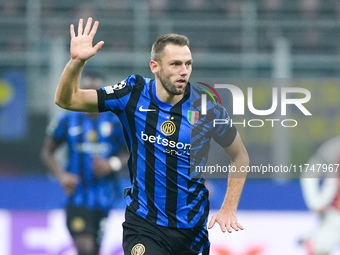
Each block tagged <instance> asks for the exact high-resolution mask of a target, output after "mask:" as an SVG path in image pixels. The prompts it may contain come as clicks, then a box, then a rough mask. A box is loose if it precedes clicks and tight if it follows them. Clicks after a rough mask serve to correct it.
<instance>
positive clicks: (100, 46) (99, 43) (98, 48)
mask: <svg viewBox="0 0 340 255" xmlns="http://www.w3.org/2000/svg"><path fill="white" fill-rule="evenodd" d="M103 45H104V41H100V42H98V43H97V44H96V45H95V46H93V48H94V49H95V50H96V51H98V50H100V49H101V48H102V47H103Z"/></svg>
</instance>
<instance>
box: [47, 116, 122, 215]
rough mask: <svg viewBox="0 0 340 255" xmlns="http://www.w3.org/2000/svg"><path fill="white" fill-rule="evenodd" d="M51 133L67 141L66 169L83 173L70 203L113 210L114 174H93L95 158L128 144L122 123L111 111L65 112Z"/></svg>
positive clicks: (107, 155) (56, 139) (116, 150)
mask: <svg viewBox="0 0 340 255" xmlns="http://www.w3.org/2000/svg"><path fill="white" fill-rule="evenodd" d="M47 134H48V135H49V136H51V137H52V138H53V139H54V140H55V141H57V142H58V143H59V142H60V143H65V144H66V145H67V159H66V160H65V169H66V171H68V172H70V173H73V174H76V175H77V176H79V179H80V182H79V184H78V186H77V188H76V191H75V193H74V195H73V196H72V197H70V198H69V201H68V202H69V203H71V204H73V205H75V206H86V207H87V208H89V209H102V210H109V209H111V208H112V207H113V204H114V200H115V197H116V195H117V194H116V190H117V183H116V181H115V178H114V174H112V175H108V176H105V177H101V178H97V177H95V176H94V175H93V159H94V157H96V156H99V157H101V158H104V159H108V158H109V157H111V156H115V155H117V154H118V153H119V152H120V151H121V150H122V149H125V148H124V147H123V146H125V147H126V145H125V141H124V138H123V131H122V127H121V123H120V121H119V119H118V118H117V116H115V115H114V114H112V113H110V112H107V113H102V114H98V116H97V117H90V116H89V114H86V113H80V112H65V113H62V114H60V115H59V116H57V117H56V118H55V119H54V120H52V122H51V123H50V125H49V126H48V128H47Z"/></svg>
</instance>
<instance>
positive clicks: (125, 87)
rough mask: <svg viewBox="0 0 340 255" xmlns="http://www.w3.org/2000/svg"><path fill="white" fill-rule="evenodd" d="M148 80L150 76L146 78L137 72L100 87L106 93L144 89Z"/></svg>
mask: <svg viewBox="0 0 340 255" xmlns="http://www.w3.org/2000/svg"><path fill="white" fill-rule="evenodd" d="M150 80H151V79H150V78H146V77H143V76H141V75H138V74H133V75H130V76H128V77H127V78H125V79H124V80H122V81H120V82H118V83H116V84H114V85H109V86H106V87H103V88H102V89H103V90H104V91H105V92H106V94H113V93H129V92H132V91H133V90H136V89H137V90H142V89H144V87H145V85H147V84H149V83H150Z"/></svg>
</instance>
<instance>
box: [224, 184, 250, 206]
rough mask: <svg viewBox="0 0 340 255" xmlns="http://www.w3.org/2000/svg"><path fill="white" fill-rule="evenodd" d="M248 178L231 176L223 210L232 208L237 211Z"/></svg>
mask: <svg viewBox="0 0 340 255" xmlns="http://www.w3.org/2000/svg"><path fill="white" fill-rule="evenodd" d="M245 180H246V178H230V177H229V180H228V189H227V193H226V195H225V198H224V201H223V203H222V206H221V210H232V211H233V212H236V210H237V207H238V204H239V201H240V197H241V194H242V190H243V186H244V183H245Z"/></svg>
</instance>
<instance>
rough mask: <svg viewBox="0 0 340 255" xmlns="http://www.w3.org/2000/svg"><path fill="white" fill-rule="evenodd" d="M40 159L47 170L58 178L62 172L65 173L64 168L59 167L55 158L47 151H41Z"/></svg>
mask: <svg viewBox="0 0 340 255" xmlns="http://www.w3.org/2000/svg"><path fill="white" fill-rule="evenodd" d="M41 159H42V161H43V162H44V164H45V165H46V167H47V168H48V170H49V171H50V172H51V173H52V174H53V175H54V176H56V177H57V179H60V178H61V176H62V175H63V173H65V171H64V169H62V168H61V167H60V165H59V164H58V162H57V160H56V159H55V157H54V155H53V154H51V153H50V152H48V151H43V152H42V153H41Z"/></svg>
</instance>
